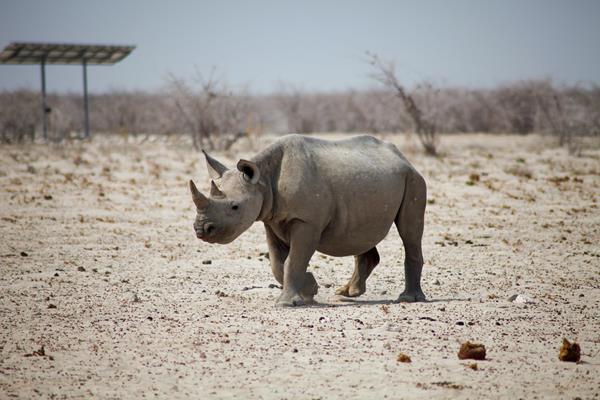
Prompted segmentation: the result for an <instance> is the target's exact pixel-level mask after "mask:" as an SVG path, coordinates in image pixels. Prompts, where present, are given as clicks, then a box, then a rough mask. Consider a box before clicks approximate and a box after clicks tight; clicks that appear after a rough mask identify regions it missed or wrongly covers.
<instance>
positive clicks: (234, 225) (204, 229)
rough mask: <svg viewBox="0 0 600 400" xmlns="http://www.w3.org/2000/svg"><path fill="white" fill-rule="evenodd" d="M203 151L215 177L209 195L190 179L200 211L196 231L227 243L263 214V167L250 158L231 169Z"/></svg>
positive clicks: (209, 239)
mask: <svg viewBox="0 0 600 400" xmlns="http://www.w3.org/2000/svg"><path fill="white" fill-rule="evenodd" d="M203 153H204V157H205V158H206V166H207V168H208V172H209V174H210V176H211V178H212V180H211V182H210V195H209V197H206V196H204V195H203V194H202V193H200V191H199V190H198V188H197V187H196V185H195V184H194V182H193V181H192V180H190V190H191V192H192V199H193V200H194V204H195V205H196V211H197V214H196V220H195V221H194V231H196V237H197V238H198V239H201V240H203V241H205V242H209V243H220V244H227V243H230V242H232V241H233V240H234V239H235V238H237V237H238V236H240V235H241V234H242V233H243V232H244V231H246V229H248V228H249V227H250V226H251V225H252V223H254V221H256V220H257V218H258V216H259V214H260V211H261V208H262V204H263V195H262V193H261V191H260V189H259V187H258V186H259V184H258V182H259V179H260V171H259V169H258V166H257V165H256V164H255V163H253V162H251V161H247V160H240V161H239V162H238V163H237V169H228V168H227V167H226V166H225V165H223V164H221V163H220V162H219V161H217V160H216V159H214V158H212V157H211V156H210V155H208V153H206V152H205V151H204V150H203ZM215 180H216V181H218V183H219V185H218V186H217V183H215Z"/></svg>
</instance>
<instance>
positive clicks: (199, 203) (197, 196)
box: [190, 179, 208, 209]
mask: <svg viewBox="0 0 600 400" xmlns="http://www.w3.org/2000/svg"><path fill="white" fill-rule="evenodd" d="M190 191H191V192H192V200H194V204H195V205H196V208H198V209H203V208H205V207H206V206H207V205H208V199H207V198H206V196H204V195H203V194H202V193H200V191H199V190H198V188H197V187H196V185H195V184H194V181H192V180H191V179H190Z"/></svg>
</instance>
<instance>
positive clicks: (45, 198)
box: [44, 194, 52, 200]
mask: <svg viewBox="0 0 600 400" xmlns="http://www.w3.org/2000/svg"><path fill="white" fill-rule="evenodd" d="M44 200H52V195H49V194H45V195H44Z"/></svg>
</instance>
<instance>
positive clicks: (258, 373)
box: [0, 135, 600, 399]
mask: <svg viewBox="0 0 600 400" xmlns="http://www.w3.org/2000/svg"><path fill="white" fill-rule="evenodd" d="M387 139H388V140H392V141H395V142H396V143H397V144H398V146H399V147H400V148H401V150H402V151H403V152H405V154H406V155H407V156H408V157H409V159H410V160H411V161H412V162H413V164H414V165H415V166H417V168H418V169H419V170H420V171H421V172H422V173H423V175H424V176H425V177H426V179H427V182H428V186H429V205H428V210H427V214H426V228H425V236H424V252H425V268H424V274H423V288H424V291H425V293H426V295H427V296H428V298H429V299H430V301H429V302H426V303H418V304H394V303H392V302H391V301H392V300H393V299H395V298H396V297H397V296H398V294H399V293H400V291H401V290H402V288H403V285H404V276H403V275H404V274H403V267H402V262H403V249H402V246H401V242H400V239H399V237H398V234H397V232H396V231H395V229H392V230H391V231H390V233H389V235H388V237H387V238H386V239H385V240H384V241H383V242H382V243H381V244H380V245H379V246H378V248H379V252H380V254H381V256H382V260H381V264H380V265H379V266H378V267H377V268H376V270H375V272H374V273H373V275H372V276H371V278H370V280H369V282H368V285H367V293H366V294H365V295H364V296H363V297H361V298H359V299H358V300H356V301H353V302H341V301H339V299H336V298H335V296H334V291H335V288H336V287H338V286H341V285H342V284H344V283H345V282H346V280H347V279H348V278H349V277H350V275H351V273H352V268H353V259H352V258H349V257H347V258H332V257H328V256H324V255H321V254H315V256H314V257H313V258H312V261H311V264H310V270H312V271H313V273H314V274H315V277H316V278H317V280H318V281H319V284H320V286H321V288H320V292H319V295H318V296H317V300H318V301H319V302H320V306H315V307H308V308H300V309H279V308H275V307H274V302H275V299H276V297H277V296H278V294H279V289H278V288H277V287H273V284H275V283H276V282H275V280H274V278H273V277H272V275H271V272H270V268H269V265H268V260H267V259H266V257H265V254H264V252H266V251H267V246H266V243H265V239H264V234H263V227H262V225H261V224H255V225H254V226H253V227H252V228H251V229H250V230H249V231H248V232H246V233H245V234H244V235H242V236H241V237H240V238H239V239H238V240H237V241H235V242H234V243H232V244H230V245H227V246H220V245H209V244H205V243H202V242H200V241H198V240H197V239H196V238H195V237H194V234H193V230H192V222H193V218H194V215H195V210H194V209H193V206H192V202H191V198H190V195H189V193H188V189H187V180H188V179H189V178H190V177H194V178H195V180H196V182H198V183H201V190H204V191H207V190H208V187H209V181H208V177H207V174H206V171H205V168H204V162H203V160H202V159H201V157H200V155H199V154H198V153H195V152H194V151H192V150H191V149H190V146H188V145H185V144H182V143H179V144H178V143H172V142H168V141H165V140H163V139H156V138H155V139H152V138H151V139H150V140H147V141H144V142H143V143H140V142H141V140H139V139H132V138H130V139H128V140H125V139H123V138H120V137H108V138H107V137H104V138H96V139H94V140H93V141H92V142H91V143H71V144H66V145H63V146H60V147H57V146H54V145H26V146H7V145H4V146H1V147H0V235H1V236H0V238H1V239H0V272H1V274H0V398H2V399H4V398H38V397H41V398H57V399H60V398H90V397H97V398H143V397H147V398H186V397H191V398H265V399H267V398H273V399H284V398H285V399H335V398H343V399H366V398H379V399H381V398H388V399H401V398H402V399H404V398H406V399H410V398H511V399H514V398H539V399H542V398H566V399H569V398H577V397H579V398H592V399H593V398H600V311H599V310H600V308H599V306H600V245H599V243H600V209H599V206H600V204H599V198H600V150H598V149H592V150H587V151H584V153H583V155H582V156H581V157H570V156H568V155H567V154H566V151H565V150H564V149H561V148H557V147H555V146H552V145H551V143H550V142H549V141H548V140H547V139H544V138H541V137H537V136H529V137H516V136H483V135H460V136H451V137H447V138H444V140H443V142H442V152H443V155H442V157H440V158H438V159H434V158H428V157H425V156H423V155H422V154H420V153H419V151H418V145H417V144H416V143H415V141H414V139H413V140H410V139H408V140H407V139H400V138H397V137H392V136H390V137H388V138H387ZM266 142H268V139H267V138H265V139H262V143H255V144H254V147H255V148H261V147H262V146H263V145H264V143H266ZM254 151H255V150H252V149H251V148H250V147H249V146H244V145H243V143H242V144H240V145H238V146H237V148H235V149H234V150H233V151H232V152H231V154H220V155H219V154H217V155H219V156H220V157H222V158H223V159H224V160H225V161H227V162H228V163H230V164H231V165H232V164H233V162H234V160H235V158H234V157H233V154H234V153H235V154H236V156H248V155H249V154H252V153H253V152H254ZM517 294H519V295H522V296H527V297H529V298H530V299H531V300H532V301H533V303H530V304H525V303H515V302H511V301H509V300H508V298H509V297H510V296H512V295H517ZM563 337H566V338H568V339H570V340H575V341H577V342H578V343H579V344H580V345H581V348H582V362H581V363H578V364H575V363H566V362H561V361H559V360H558V350H559V347H560V345H561V342H562V339H563ZM466 340H471V341H474V342H479V343H482V344H484V345H485V346H486V348H487V360H485V361H477V362H476V364H477V369H476V370H475V369H472V368H470V367H469V365H470V364H472V361H462V360H459V359H458V357H457V352H458V349H459V346H460V343H461V342H463V341H466ZM42 347H43V353H44V354H43V355H42V354H41V353H42V352H41V351H40V350H41V349H42ZM401 352H402V353H405V354H407V355H409V356H410V358H411V359H412V362H411V363H400V362H398V361H397V356H398V354H399V353H401Z"/></svg>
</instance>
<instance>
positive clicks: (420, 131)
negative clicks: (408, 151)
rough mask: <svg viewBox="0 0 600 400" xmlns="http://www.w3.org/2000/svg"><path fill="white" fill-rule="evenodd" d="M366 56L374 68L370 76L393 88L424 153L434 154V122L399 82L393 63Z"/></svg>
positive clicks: (435, 133)
mask: <svg viewBox="0 0 600 400" xmlns="http://www.w3.org/2000/svg"><path fill="white" fill-rule="evenodd" d="M367 56H369V57H370V59H369V63H370V64H371V65H372V66H373V67H374V68H375V69H376V72H375V73H374V74H373V75H372V77H373V78H374V79H375V80H377V81H378V82H380V83H382V84H383V85H384V86H386V87H387V88H389V89H392V90H394V92H395V93H396V95H397V96H398V97H399V98H400V99H401V100H402V104H403V105H404V109H405V111H406V112H407V113H408V115H409V116H410V117H411V119H412V121H413V124H414V128H415V133H416V134H417V136H418V138H419V140H420V141H421V144H422V145H423V148H424V149H425V153H426V154H428V155H432V156H435V155H436V154H437V145H438V140H437V126H436V124H435V123H433V122H432V121H431V120H429V119H428V118H427V117H426V116H425V115H424V114H423V111H422V109H421V108H420V107H419V106H417V104H416V103H415V100H414V98H413V96H412V95H411V94H410V93H408V91H407V90H406V89H405V87H404V86H403V85H402V84H401V83H400V81H399V80H398V78H397V77H396V71H395V68H394V64H393V63H391V62H388V63H386V62H383V61H382V60H381V59H380V58H379V57H378V56H377V55H376V54H371V53H367Z"/></svg>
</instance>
